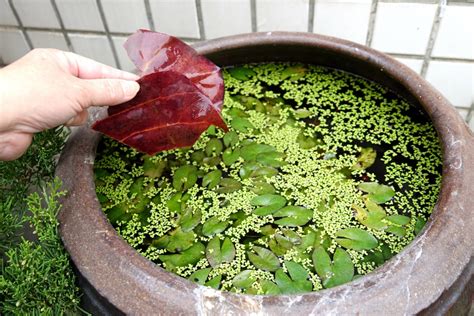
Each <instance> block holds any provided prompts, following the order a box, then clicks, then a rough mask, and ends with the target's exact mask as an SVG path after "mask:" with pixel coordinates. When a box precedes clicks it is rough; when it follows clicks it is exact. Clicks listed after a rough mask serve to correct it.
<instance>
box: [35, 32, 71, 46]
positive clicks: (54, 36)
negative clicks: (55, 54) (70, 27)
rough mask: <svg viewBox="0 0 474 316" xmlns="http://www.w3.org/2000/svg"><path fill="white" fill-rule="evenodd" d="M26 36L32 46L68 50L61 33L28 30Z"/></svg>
mask: <svg viewBox="0 0 474 316" xmlns="http://www.w3.org/2000/svg"><path fill="white" fill-rule="evenodd" d="M28 36H29V37H30V39H31V43H32V44H33V47H34V48H47V47H49V48H57V49H61V50H68V47H67V44H66V40H65V39H64V35H63V34H62V33H54V32H45V31H28Z"/></svg>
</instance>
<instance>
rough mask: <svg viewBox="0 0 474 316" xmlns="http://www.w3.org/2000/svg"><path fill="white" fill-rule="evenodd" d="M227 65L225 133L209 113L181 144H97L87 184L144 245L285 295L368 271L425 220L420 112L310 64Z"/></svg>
mask: <svg viewBox="0 0 474 316" xmlns="http://www.w3.org/2000/svg"><path fill="white" fill-rule="evenodd" d="M224 77H225V80H226V93H225V99H224V107H223V110H222V114H223V116H224V119H225V120H226V121H227V122H228V125H229V127H230V130H229V131H228V132H227V133H224V132H223V131H221V130H218V129H216V128H214V127H212V126H211V127H210V128H209V129H208V130H207V131H206V132H205V133H204V134H203V135H201V138H200V139H199V140H198V141H197V142H196V144H194V146H192V147H191V148H185V149H176V150H171V151H165V152H162V153H159V154H157V155H155V156H147V155H142V154H139V153H137V152H136V151H134V150H132V149H130V148H127V147H124V146H122V145H120V144H118V143H116V142H114V141H112V140H110V139H104V141H103V142H102V143H101V144H100V146H99V149H98V158H97V160H96V163H95V175H96V191H97V197H98V199H99V201H100V203H101V205H102V208H103V210H104V212H105V213H106V214H107V216H108V218H109V220H110V221H111V223H112V224H113V225H114V226H115V227H116V229H117V231H118V233H119V234H120V235H121V236H122V237H123V238H124V239H125V240H126V241H127V242H129V243H130V244H131V245H132V246H133V247H135V248H136V249H137V251H139V252H140V253H141V254H142V255H144V256H146V257H147V258H149V259H150V260H152V261H154V262H155V263H156V264H158V265H160V266H162V267H164V268H165V269H167V270H169V271H171V272H173V273H176V274H177V275H180V276H182V277H185V278H188V279H189V280H191V281H193V282H196V283H198V284H200V285H204V286H209V287H212V288H215V289H220V290H225V291H232V292H236V293H246V294H264V295H276V294H295V293H304V292H309V291H317V290H320V289H323V288H330V287H334V286H338V285H341V284H344V283H346V282H349V281H351V280H352V279H353V278H355V277H358V276H361V275H364V274H366V273H368V272H370V271H372V270H373V269H375V268H376V267H378V266H379V265H381V264H383V262H385V261H386V260H389V259H390V258H391V257H392V256H393V255H395V254H396V253H398V252H400V251H401V249H403V247H405V246H406V245H407V244H408V243H409V242H410V241H411V240H412V239H413V238H414V236H415V235H416V234H418V233H419V232H420V231H421V230H422V228H423V225H424V224H425V222H426V219H427V218H428V216H429V214H430V212H431V210H432V208H433V206H434V204H435V203H436V196H437V194H438V192H439V186H440V179H441V175H440V174H441V173H440V168H441V150H440V146H439V142H438V139H437V136H436V132H435V130H434V129H433V127H432V126H431V124H430V123H429V121H428V120H427V119H426V120H423V119H422V118H423V117H424V116H423V115H424V114H423V113H421V112H420V113H418V112H419V111H418V110H417V109H415V108H413V107H411V106H410V105H409V104H408V103H406V102H405V101H404V100H402V99H400V98H398V97H397V96H395V95H394V94H393V93H391V92H389V91H386V90H385V89H384V88H382V87H380V86H377V85H376V84H374V83H371V82H368V81H366V80H364V79H362V78H359V77H355V76H352V75H349V74H346V73H343V72H339V71H336V70H329V69H325V68H321V67H317V66H311V65H302V64H287V63H272V64H260V65H244V66H239V67H233V68H229V69H226V70H224ZM413 115H415V116H416V119H412V116H413Z"/></svg>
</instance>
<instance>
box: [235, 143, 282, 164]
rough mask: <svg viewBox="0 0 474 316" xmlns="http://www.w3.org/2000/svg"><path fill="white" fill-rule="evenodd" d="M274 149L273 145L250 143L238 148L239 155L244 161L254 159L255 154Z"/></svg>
mask: <svg viewBox="0 0 474 316" xmlns="http://www.w3.org/2000/svg"><path fill="white" fill-rule="evenodd" d="M275 151H276V149H275V148H274V147H273V146H270V145H266V144H258V143H252V144H249V145H245V146H242V148H241V149H240V155H241V156H242V158H244V160H246V161H254V160H256V159H257V155H259V154H263V153H271V152H275Z"/></svg>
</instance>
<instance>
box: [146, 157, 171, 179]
mask: <svg viewBox="0 0 474 316" xmlns="http://www.w3.org/2000/svg"><path fill="white" fill-rule="evenodd" d="M167 166H168V163H167V162H166V161H165V160H158V161H152V160H151V157H150V156H148V155H147V156H145V157H144V158H143V174H144V175H145V176H147V177H149V178H159V177H161V175H162V174H163V171H165V169H166V167H167Z"/></svg>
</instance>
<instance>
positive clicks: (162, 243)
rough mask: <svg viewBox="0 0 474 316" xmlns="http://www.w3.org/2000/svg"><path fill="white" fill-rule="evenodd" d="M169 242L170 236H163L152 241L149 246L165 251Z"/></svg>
mask: <svg viewBox="0 0 474 316" xmlns="http://www.w3.org/2000/svg"><path fill="white" fill-rule="evenodd" d="M169 242H170V236H168V235H163V236H161V237H160V238H156V239H153V241H152V242H151V246H152V247H156V248H159V249H165V248H166V246H168V244H169Z"/></svg>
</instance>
